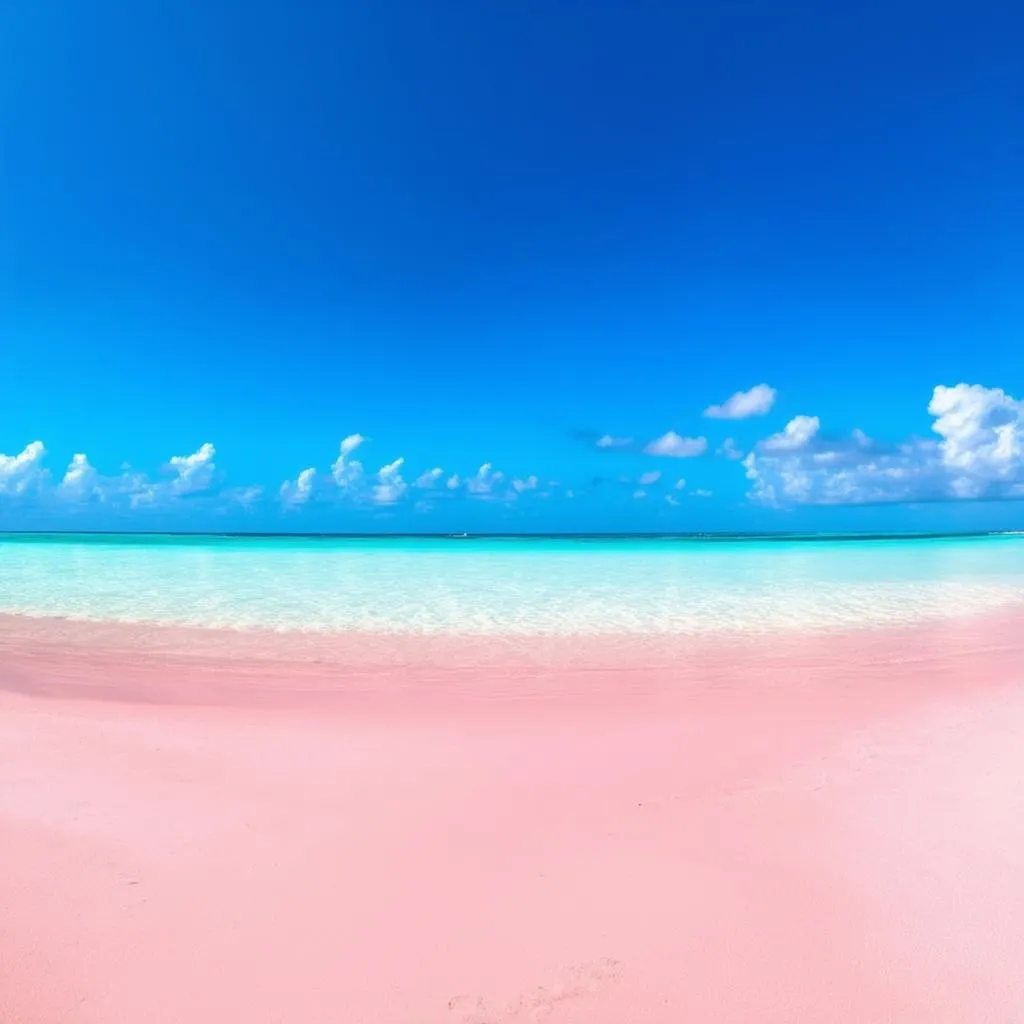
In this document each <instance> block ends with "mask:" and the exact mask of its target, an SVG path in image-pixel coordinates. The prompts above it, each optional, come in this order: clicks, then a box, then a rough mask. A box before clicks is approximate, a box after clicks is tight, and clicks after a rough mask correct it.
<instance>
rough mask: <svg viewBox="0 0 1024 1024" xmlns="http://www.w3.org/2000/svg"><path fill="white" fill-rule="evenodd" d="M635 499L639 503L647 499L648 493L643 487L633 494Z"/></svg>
mask: <svg viewBox="0 0 1024 1024" xmlns="http://www.w3.org/2000/svg"><path fill="white" fill-rule="evenodd" d="M633 497H634V498H636V499H637V500H638V501H639V500H640V499H642V498H646V497H647V492H646V491H645V490H644V489H643V488H642V487H641V488H640V489H639V490H636V491H634V492H633Z"/></svg>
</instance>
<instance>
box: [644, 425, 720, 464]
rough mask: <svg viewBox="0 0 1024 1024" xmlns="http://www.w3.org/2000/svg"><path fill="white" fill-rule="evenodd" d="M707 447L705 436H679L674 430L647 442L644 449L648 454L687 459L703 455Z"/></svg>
mask: <svg viewBox="0 0 1024 1024" xmlns="http://www.w3.org/2000/svg"><path fill="white" fill-rule="evenodd" d="M707 449H708V442H707V438H704V437H680V435H679V434H677V433H676V432H675V431H674V430H670V431H669V432H668V433H667V434H662V435H661V437H659V438H656V439H655V440H653V441H651V442H650V444H648V445H647V446H646V447H645V448H644V451H645V452H647V454H648V455H664V456H669V457H671V458H674V459H689V458H693V457H694V456H695V455H703V454H704V453H705V452H706V451H707Z"/></svg>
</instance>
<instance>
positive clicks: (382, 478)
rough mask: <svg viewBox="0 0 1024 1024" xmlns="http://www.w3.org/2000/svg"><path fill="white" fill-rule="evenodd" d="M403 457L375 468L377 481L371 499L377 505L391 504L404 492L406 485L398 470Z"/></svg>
mask: <svg viewBox="0 0 1024 1024" xmlns="http://www.w3.org/2000/svg"><path fill="white" fill-rule="evenodd" d="M404 463H405V459H401V458H399V459H395V461H394V462H389V463H388V464H387V465H386V466H381V468H380V469H379V470H377V483H376V484H375V485H374V488H373V500H374V502H375V503H376V504H378V505H393V504H394V503H395V502H396V501H398V500H399V499H400V498H401V497H402V495H403V494H405V492H406V490H407V488H408V485H407V484H406V482H405V481H404V480H403V479H402V475H401V473H400V472H399V470H401V468H402V466H403V464H404Z"/></svg>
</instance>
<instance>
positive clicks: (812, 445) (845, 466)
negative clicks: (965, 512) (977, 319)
mask: <svg viewBox="0 0 1024 1024" xmlns="http://www.w3.org/2000/svg"><path fill="white" fill-rule="evenodd" d="M928 413H929V415H931V416H932V418H933V422H932V427H931V428H932V431H933V433H934V434H936V435H937V436H938V440H933V439H917V438H915V439H911V440H908V441H904V442H903V443H901V444H897V445H884V444H880V443H879V442H877V441H874V440H872V439H871V438H870V437H868V436H867V435H866V434H865V433H864V432H863V431H860V430H856V431H854V432H853V433H851V435H850V436H849V437H847V438H839V439H830V438H826V437H823V436H822V435H821V433H820V424H819V421H818V418H817V417H810V416H800V417H797V418H796V419H795V420H792V421H790V423H789V424H788V425H787V426H786V429H785V430H784V431H783V432H782V433H781V434H776V435H774V436H773V437H770V438H767V439H766V440H765V441H762V442H761V443H760V444H759V445H757V446H756V447H755V450H754V451H752V452H751V453H750V454H749V455H747V457H746V458H745V459H744V461H743V465H744V468H745V470H746V475H747V478H748V479H749V480H750V482H751V491H750V495H751V497H752V498H753V499H755V500H756V501H760V502H762V503H765V504H771V505H786V504H812V505H851V504H873V503H884V502H913V501H953V500H958V499H959V500H962V499H990V500H999V499H1014V498H1022V497H1024V402H1022V401H1019V400H1017V399H1015V398H1013V397H1012V396H1010V395H1008V394H1007V393H1006V392H1005V391H1003V390H1002V389H1000V388H986V387H983V386H981V385H978V384H957V385H955V386H952V387H948V386H945V385H939V386H938V387H936V388H935V389H934V391H933V393H932V398H931V401H930V402H929V405H928Z"/></svg>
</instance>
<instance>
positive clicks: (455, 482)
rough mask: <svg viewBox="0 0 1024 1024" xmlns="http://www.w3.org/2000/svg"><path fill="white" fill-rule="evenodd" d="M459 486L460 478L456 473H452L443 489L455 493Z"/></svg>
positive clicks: (460, 484)
mask: <svg viewBox="0 0 1024 1024" xmlns="http://www.w3.org/2000/svg"><path fill="white" fill-rule="evenodd" d="M461 486H462V477H460V476H459V474H458V473H452V475H451V476H450V477H448V480H447V482H446V483H445V487H447V488H448V490H449V491H457V490H458V489H459V488H460V487H461Z"/></svg>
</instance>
